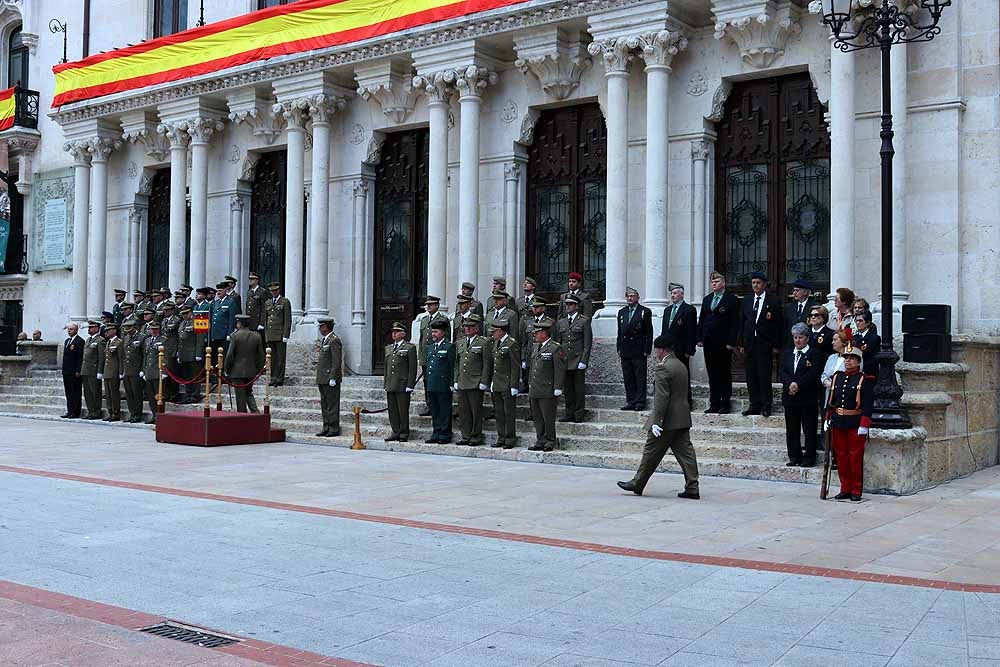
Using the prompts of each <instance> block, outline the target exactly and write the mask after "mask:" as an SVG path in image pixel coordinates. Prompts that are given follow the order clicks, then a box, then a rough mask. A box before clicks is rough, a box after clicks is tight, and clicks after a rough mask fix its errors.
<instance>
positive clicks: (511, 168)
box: [503, 162, 521, 181]
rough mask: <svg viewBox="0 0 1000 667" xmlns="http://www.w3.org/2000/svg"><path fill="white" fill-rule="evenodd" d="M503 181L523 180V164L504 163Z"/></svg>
mask: <svg viewBox="0 0 1000 667" xmlns="http://www.w3.org/2000/svg"><path fill="white" fill-rule="evenodd" d="M503 179H504V180H505V181H518V180H520V179H521V163H520V162H504V163H503Z"/></svg>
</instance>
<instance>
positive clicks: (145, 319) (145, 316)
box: [139, 303, 159, 336]
mask: <svg viewBox="0 0 1000 667" xmlns="http://www.w3.org/2000/svg"><path fill="white" fill-rule="evenodd" d="M153 322H156V308H155V307H154V306H153V304H152V303H150V304H149V305H148V306H146V308H145V310H143V311H142V323H141V325H140V326H139V331H140V333H142V335H143V336H148V335H149V330H150V325H151V324H153ZM156 323H157V324H159V322H156Z"/></svg>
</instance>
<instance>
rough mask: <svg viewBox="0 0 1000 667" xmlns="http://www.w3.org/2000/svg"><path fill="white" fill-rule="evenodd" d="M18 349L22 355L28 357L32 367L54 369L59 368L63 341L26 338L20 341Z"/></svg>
mask: <svg viewBox="0 0 1000 667" xmlns="http://www.w3.org/2000/svg"><path fill="white" fill-rule="evenodd" d="M17 349H18V350H20V352H21V355H23V356H26V357H28V359H29V361H30V363H29V366H30V367H31V368H38V369H44V370H52V369H54V368H59V352H60V350H61V349H62V344H61V343H50V342H48V341H43V340H37V341H36V340H26V341H23V342H21V343H18V345H17Z"/></svg>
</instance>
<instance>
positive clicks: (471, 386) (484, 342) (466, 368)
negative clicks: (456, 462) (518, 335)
mask: <svg viewBox="0 0 1000 667" xmlns="http://www.w3.org/2000/svg"><path fill="white" fill-rule="evenodd" d="M482 321H483V318H481V317H480V316H479V315H475V314H473V315H471V316H469V318H468V319H467V320H466V321H465V322H464V324H463V326H462V328H463V329H464V330H465V335H464V336H463V337H462V338H460V339H459V341H458V344H457V345H456V348H457V349H456V357H457V359H456V362H455V383H454V385H453V386H452V389H454V390H455V392H457V394H458V428H459V431H460V432H461V439H460V440H459V441H458V444H460V445H470V446H473V447H475V446H478V445H481V444H483V392H485V391H486V389H487V387H488V386H489V378H490V372H491V368H492V365H493V356H492V354H491V350H490V342H489V339H487V338H486V337H485V336H483V335H481V334H480V333H479V327H480V325H481V324H482Z"/></svg>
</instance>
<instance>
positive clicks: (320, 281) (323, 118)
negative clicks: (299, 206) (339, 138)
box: [306, 95, 344, 321]
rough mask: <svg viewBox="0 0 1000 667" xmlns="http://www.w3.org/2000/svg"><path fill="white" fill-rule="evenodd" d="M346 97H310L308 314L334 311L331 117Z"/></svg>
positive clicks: (311, 315) (323, 314)
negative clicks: (330, 270) (331, 299)
mask: <svg viewBox="0 0 1000 667" xmlns="http://www.w3.org/2000/svg"><path fill="white" fill-rule="evenodd" d="M343 104H344V103H343V100H339V99H337V98H335V97H331V96H329V95H316V96H314V97H310V98H309V118H310V119H311V120H312V131H313V144H312V189H311V191H310V207H309V232H308V239H309V244H308V246H307V250H308V260H309V301H308V303H309V307H308V308H307V310H306V317H307V318H308V319H309V320H311V321H315V319H316V318H317V317H323V316H325V315H329V314H330V303H329V299H328V296H327V291H328V285H329V273H328V271H327V269H328V267H329V266H330V258H329V248H330V212H329V209H330V119H331V118H332V117H333V114H334V113H336V111H337V109H338V108H340V107H342V106H343Z"/></svg>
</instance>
